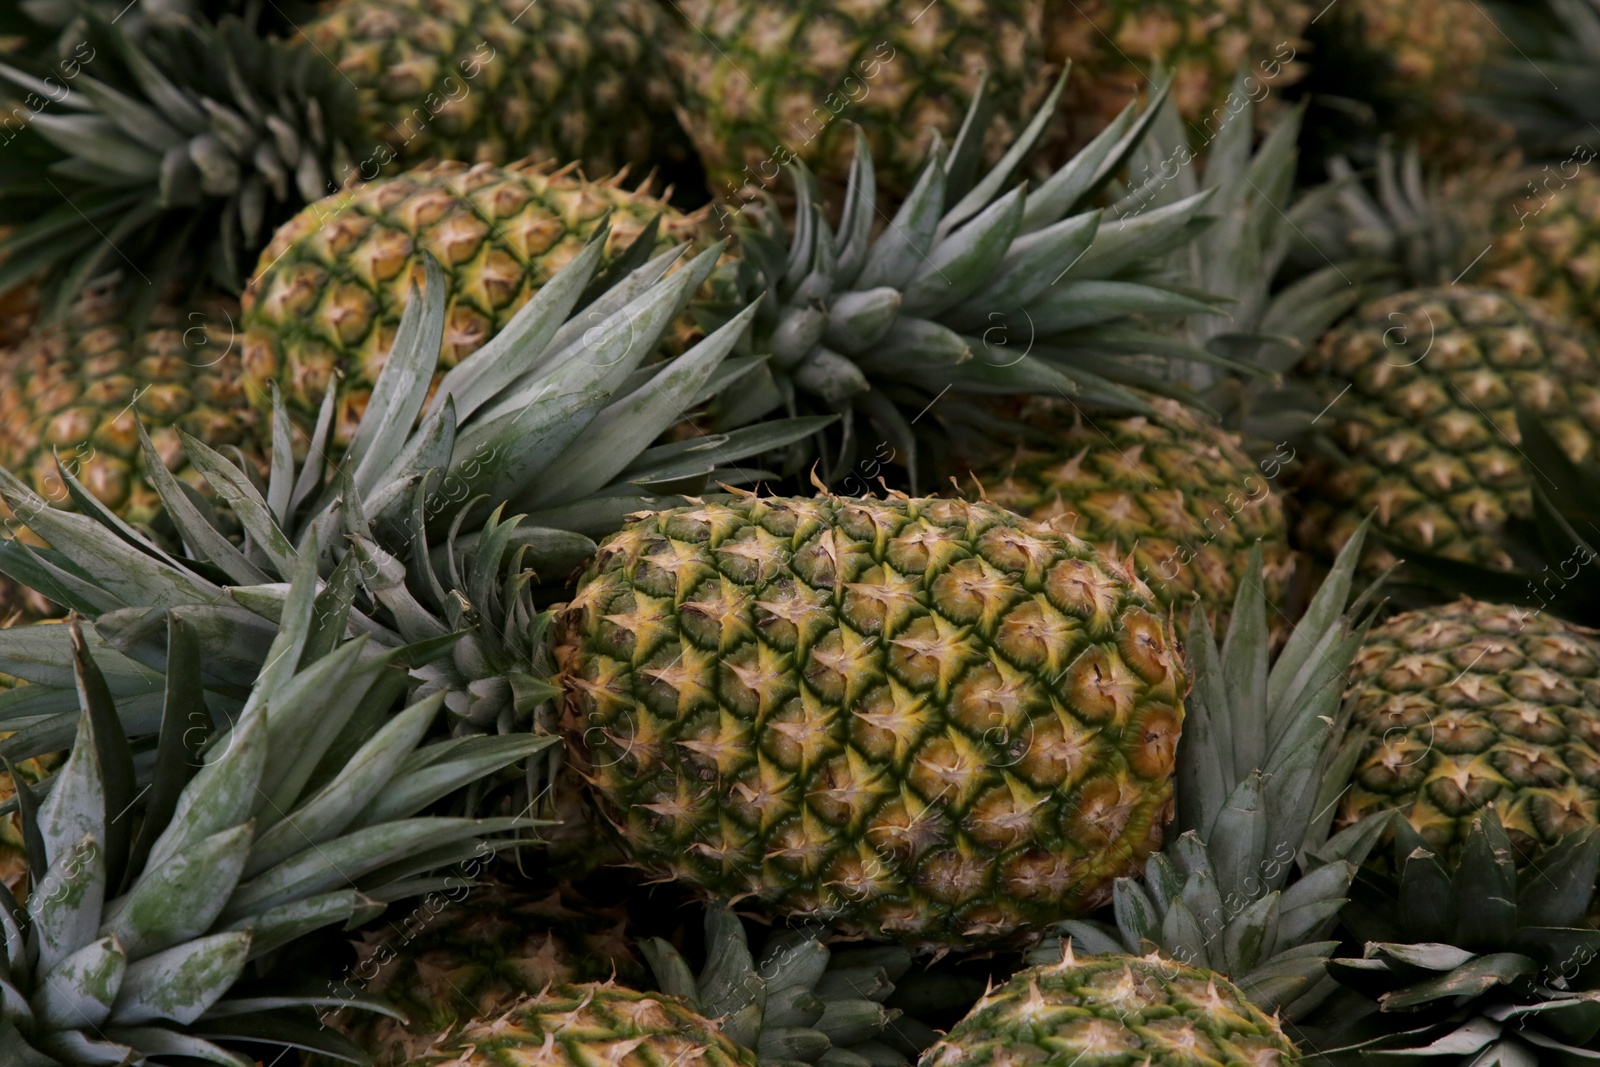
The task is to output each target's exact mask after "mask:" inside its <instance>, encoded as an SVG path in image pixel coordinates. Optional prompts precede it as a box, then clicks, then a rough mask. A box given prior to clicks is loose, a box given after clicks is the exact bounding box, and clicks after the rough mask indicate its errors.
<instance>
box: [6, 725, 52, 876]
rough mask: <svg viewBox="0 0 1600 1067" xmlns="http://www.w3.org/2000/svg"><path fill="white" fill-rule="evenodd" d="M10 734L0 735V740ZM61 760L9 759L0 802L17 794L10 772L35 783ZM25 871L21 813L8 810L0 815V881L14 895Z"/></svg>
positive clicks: (26, 865)
mask: <svg viewBox="0 0 1600 1067" xmlns="http://www.w3.org/2000/svg"><path fill="white" fill-rule="evenodd" d="M10 736H11V735H10V734H9V733H8V734H0V741H3V740H5V739H6V738H7V737H10ZM60 763H61V759H60V757H59V756H35V757H34V758H32V759H25V760H22V761H20V762H18V761H12V764H11V770H10V772H9V773H3V774H0V802H9V801H10V800H11V798H12V797H14V796H16V795H17V791H16V789H15V788H14V787H13V786H12V784H11V776H12V775H13V774H21V775H22V778H23V780H24V781H25V782H27V783H28V784H29V785H33V784H36V783H37V782H38V781H39V780H40V779H42V778H45V777H46V776H48V775H49V774H50V772H51V771H53V770H55V769H56V767H58V766H59V765H60ZM27 871H28V845H27V842H26V841H24V840H23V839H22V816H21V814H19V813H18V812H15V811H13V812H9V813H7V814H6V815H5V816H4V817H0V884H3V885H4V886H5V887H6V888H7V889H9V890H11V892H12V893H13V894H20V890H21V888H22V882H23V879H24V878H25V877H26V875H27Z"/></svg>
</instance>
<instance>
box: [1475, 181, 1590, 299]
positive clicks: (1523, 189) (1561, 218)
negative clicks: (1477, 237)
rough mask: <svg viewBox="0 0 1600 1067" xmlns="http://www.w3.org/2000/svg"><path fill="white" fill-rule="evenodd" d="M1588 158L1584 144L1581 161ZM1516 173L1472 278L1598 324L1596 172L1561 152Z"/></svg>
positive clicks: (1482, 283)
mask: <svg viewBox="0 0 1600 1067" xmlns="http://www.w3.org/2000/svg"><path fill="white" fill-rule="evenodd" d="M1593 159H1594V152H1593V151H1592V150H1591V151H1589V152H1588V155H1587V158H1586V159H1584V160H1583V161H1584V162H1589V161H1592V160H1593ZM1569 168H1570V169H1569ZM1518 177H1519V178H1523V179H1525V181H1520V182H1518V183H1517V185H1516V187H1515V188H1514V189H1513V190H1512V192H1513V196H1512V197H1509V198H1507V199H1505V200H1504V201H1502V202H1501V205H1500V207H1501V210H1500V211H1499V212H1497V216H1498V217H1497V219H1496V223H1495V227H1494V232H1493V235H1492V240H1493V244H1492V245H1491V247H1490V248H1489V251H1488V254H1487V255H1485V256H1484V257H1483V261H1482V262H1481V263H1480V264H1479V269H1478V270H1476V271H1475V272H1474V273H1473V275H1472V277H1473V280H1474V281H1475V282H1477V283H1478V284H1481V285H1485V286H1489V287H1491V288H1494V289H1504V290H1505V291H1506V292H1508V293H1513V294H1515V295H1516V296H1519V297H1524V298H1527V299H1531V300H1536V301H1538V302H1539V303H1541V304H1543V305H1544V306H1545V307H1547V308H1549V309H1550V312H1551V313H1552V314H1553V315H1555V316H1556V317H1558V318H1561V319H1564V320H1568V321H1574V322H1582V323H1585V324H1587V325H1588V326H1590V327H1591V328H1596V329H1600V176H1597V175H1596V174H1594V172H1593V170H1592V169H1589V170H1580V169H1579V166H1578V164H1577V163H1576V162H1575V161H1574V160H1573V159H1569V160H1566V161H1564V162H1561V163H1547V164H1544V165H1543V166H1541V167H1539V168H1537V169H1535V168H1533V167H1528V168H1526V169H1525V170H1523V171H1522V172H1521V173H1520V174H1519V175H1518ZM1480 250H1481V246H1480V248H1478V249H1474V250H1473V254H1476V252H1477V251H1480Z"/></svg>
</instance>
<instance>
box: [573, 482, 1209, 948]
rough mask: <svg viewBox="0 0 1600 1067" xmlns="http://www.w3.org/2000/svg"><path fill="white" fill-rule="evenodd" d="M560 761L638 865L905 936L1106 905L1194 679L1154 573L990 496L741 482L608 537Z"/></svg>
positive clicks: (579, 611)
mask: <svg viewBox="0 0 1600 1067" xmlns="http://www.w3.org/2000/svg"><path fill="white" fill-rule="evenodd" d="M561 625H562V633H561V635H560V636H559V637H558V642H559V643H558V647H557V657H558V663H559V665H560V668H561V676H562V682H563V685H564V687H565V689H566V693H567V696H566V710H565V715H564V726H565V728H566V731H567V733H568V736H569V738H570V739H571V743H572V754H573V758H574V759H575V761H576V762H577V763H578V766H579V767H580V769H581V770H582V771H583V772H584V773H585V775H586V776H587V778H588V781H589V782H590V785H591V788H592V789H593V790H594V791H595V793H596V794H597V796H598V798H599V800H600V804H601V807H602V809H603V813H604V814H605V815H606V816H607V817H608V818H609V819H610V820H611V821H612V822H613V823H614V824H615V825H616V827H617V830H618V832H619V834H620V836H621V837H622V839H623V843H624V847H625V848H626V849H627V850H628V852H629V854H630V856H631V857H632V859H633V860H634V862H636V863H638V864H640V865H641V866H644V867H645V868H647V869H649V870H653V871H658V872H660V873H662V874H664V875H668V876H671V877H673V878H676V879H678V880H680V881H683V882H685V883H687V884H688V885H691V886H694V887H697V888H698V889H700V890H701V891H703V892H706V893H708V894H710V895H713V896H718V897H727V898H749V899H751V900H752V901H759V902H760V903H761V904H762V905H763V906H765V907H767V908H769V909H772V910H775V911H777V912H780V913H783V914H788V915H801V916H809V917H813V918H815V919H817V920H819V921H824V922H828V923H830V924H834V925H837V926H839V927H840V928H842V929H844V930H846V931H851V930H860V929H864V928H865V929H871V930H874V931H879V930H881V931H882V932H883V933H885V934H887V935H889V936H890V937H893V938H895V939H898V940H903V941H907V942H911V943H916V944H930V945H932V944H945V945H953V944H960V943H967V944H973V943H992V942H997V941H1005V940H1008V939H1012V938H1015V937H1017V936H1019V935H1023V934H1025V933H1026V932H1027V930H1028V929H1029V928H1030V927H1032V926H1036V925H1038V924H1040V923H1042V922H1045V921H1049V920H1052V919H1057V918H1063V917H1066V916H1068V915H1071V914H1074V913H1077V912H1081V911H1084V910H1087V909H1089V908H1092V907H1095V906H1097V905H1098V904H1100V903H1103V902H1104V901H1105V900H1106V899H1108V895H1109V892H1110V882H1111V879H1112V878H1114V877H1115V876H1116V875H1118V874H1123V873H1127V872H1129V871H1130V870H1132V869H1134V868H1135V867H1136V866H1137V864H1138V863H1139V862H1140V860H1141V859H1142V858H1143V857H1144V856H1145V855H1146V854H1148V853H1149V852H1150V851H1151V850H1153V849H1154V848H1156V847H1158V845H1159V844H1160V840H1161V828H1162V826H1163V824H1164V823H1165V822H1166V821H1167V819H1168V818H1169V817H1170V815H1171V798H1172V780H1171V776H1172V769H1173V768H1172V753H1173V746H1174V744H1175V743H1176V740H1177V736H1178V731H1179V728H1180V725H1181V722H1182V709H1181V706H1180V703H1179V702H1180V701H1181V699H1182V694H1183V693H1184V691H1185V690H1186V689H1187V688H1188V682H1187V677H1186V675H1185V674H1184V667H1183V664H1182V662H1181V658H1180V657H1179V656H1178V655H1177V654H1176V651H1175V645H1174V640H1173V636H1172V633H1171V628H1170V623H1169V622H1168V621H1166V620H1165V619H1164V618H1162V617H1161V613H1159V612H1158V611H1157V610H1156V609H1155V608H1154V606H1153V604H1152V602H1151V599H1150V596H1149V593H1148V590H1147V589H1146V588H1145V587H1144V586H1143V584H1142V583H1140V582H1139V581H1138V579H1137V578H1135V577H1134V576H1133V575H1132V574H1131V572H1128V571H1126V570H1124V569H1123V567H1122V565H1121V564H1120V563H1119V562H1118V561H1116V560H1112V559H1109V558H1107V557H1104V556H1101V555H1100V554H1098V553H1097V552H1095V551H1094V550H1093V549H1092V548H1091V547H1090V546H1089V545H1088V544H1087V543H1086V542H1083V541H1080V540H1078V539H1077V538H1074V537H1072V536H1071V535H1070V534H1067V533H1064V532H1062V531H1059V530H1057V529H1055V528H1053V527H1048V526H1044V525H1042V524H1038V523H1033V522H1030V521H1028V520H1026V519H1023V518H1021V517H1019V516H1016V515H1013V514H1011V513H1009V512H1006V511H1004V510H1002V509H1001V508H998V507H995V506H993V505H990V504H983V503H967V502H964V501H957V500H935V499H912V498H907V497H904V496H899V495H895V496H891V497H890V498H889V499H887V500H878V499H872V498H839V497H819V498H816V499H810V500H807V499H797V498H773V499H761V498H758V497H755V496H742V497H739V498H737V499H734V500H731V501H729V502H727V503H710V502H707V503H704V504H699V505H692V506H689V507H683V508H674V509H671V510H665V511H657V512H655V513H653V514H649V515H647V516H645V517H643V518H640V519H638V520H636V521H634V522H631V523H630V524H628V525H627V526H626V527H624V528H623V530H622V531H621V532H620V533H617V534H615V535H613V536H612V537H610V538H608V539H607V540H605V541H604V542H602V544H601V546H600V550H599V553H598V556H597V557H596V560H595V563H594V564H593V565H592V566H591V567H590V568H589V570H588V571H587V572H586V573H585V575H584V577H583V578H582V579H581V580H580V582H579V584H578V588H577V592H576V595H575V596H574V597H573V599H572V601H571V603H570V604H569V605H567V607H566V609H565V611H564V613H563V616H562V623H561Z"/></svg>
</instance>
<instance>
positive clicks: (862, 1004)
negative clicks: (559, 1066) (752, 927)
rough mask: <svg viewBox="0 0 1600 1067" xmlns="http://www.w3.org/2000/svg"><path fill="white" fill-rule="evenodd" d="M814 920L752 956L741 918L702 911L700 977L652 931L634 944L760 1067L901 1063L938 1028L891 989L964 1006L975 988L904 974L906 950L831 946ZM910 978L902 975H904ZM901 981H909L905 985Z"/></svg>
mask: <svg viewBox="0 0 1600 1067" xmlns="http://www.w3.org/2000/svg"><path fill="white" fill-rule="evenodd" d="M827 939H828V931H827V930H825V929H822V928H820V927H812V928H808V929H791V930H782V931H778V932H777V933H775V934H774V935H773V936H772V937H770V938H768V940H767V944H766V947H765V948H764V949H763V950H762V953H761V956H760V958H759V959H757V958H756V957H754V956H752V955H751V952H750V945H749V940H748V938H747V936H746V934H745V929H744V924H743V923H741V922H740V921H739V918H738V916H736V915H735V914H734V913H733V912H732V911H731V910H729V909H728V908H726V907H723V906H720V905H713V906H711V907H708V908H707V909H706V920H705V944H706V965H705V967H704V969H702V970H701V972H700V974H699V975H695V974H694V973H693V971H691V969H690V967H689V964H688V963H687V962H686V961H685V960H684V958H683V956H682V954H680V953H679V952H678V950H677V949H676V948H674V947H672V946H671V945H670V944H668V943H667V942H665V941H663V940H661V939H660V938H651V939H650V940H648V941H646V942H644V943H643V944H642V945H641V946H640V950H641V951H642V952H643V953H644V956H645V959H646V960H647V961H648V962H649V964H650V969H651V970H652V971H654V972H655V976H656V981H657V983H658V984H659V985H660V987H661V991H662V992H664V993H669V994H671V995H673V996H676V997H679V998H681V999H683V1000H685V1001H687V1002H688V1003H689V1004H690V1005H691V1006H692V1007H694V1009H695V1010H696V1011H698V1012H699V1013H700V1014H701V1015H704V1016H705V1017H706V1018H708V1019H718V1020H720V1021H721V1027H722V1032H723V1033H724V1034H726V1035H727V1036H728V1037H729V1038H731V1039H732V1040H733V1041H736V1042H738V1043H739V1044H741V1045H744V1046H745V1047H747V1048H751V1049H754V1050H756V1052H757V1054H758V1056H759V1058H760V1060H761V1062H762V1063H763V1064H768V1065H777V1064H796V1063H843V1062H852V1063H853V1062H855V1059H854V1057H855V1056H862V1057H865V1058H866V1059H867V1060H868V1061H870V1062H871V1063H873V1064H878V1065H881V1067H895V1065H908V1064H909V1063H911V1062H912V1061H914V1060H915V1059H916V1057H917V1056H919V1055H920V1054H921V1053H922V1052H923V1050H925V1049H927V1048H928V1047H930V1046H931V1045H932V1044H933V1043H934V1041H935V1040H936V1039H937V1037H938V1035H937V1034H936V1033H935V1032H934V1031H933V1030H931V1029H929V1028H928V1027H927V1026H926V1025H925V1024H924V1023H922V1022H920V1021H919V1020H917V1019H915V1018H911V1017H908V1016H906V1015H904V1014H903V1013H902V1012H901V1011H900V1010H899V1009H897V1008H894V1007H888V1006H886V1005H885V1001H888V1000H889V999H891V997H892V996H894V995H895V994H896V992H897V989H896V983H900V984H901V986H902V988H900V989H899V990H898V992H899V994H900V996H901V997H904V998H907V999H908V1000H909V1001H911V1002H914V1003H915V1004H916V1005H917V1006H918V1008H919V1010H922V1011H929V1010H938V1009H942V1008H957V1009H964V1008H966V1007H968V1006H970V1005H971V1003H972V1002H973V1001H974V1000H976V999H977V996H978V994H979V993H981V992H982V990H981V989H979V988H977V987H976V983H974V982H971V981H970V980H964V979H962V978H960V977H958V976H955V975H952V974H947V973H939V972H933V971H927V972H923V973H920V974H910V972H911V965H912V962H913V960H912V954H911V951H910V950H909V949H907V948H904V947H901V946H891V945H871V946H864V947H861V948H850V949H844V950H835V949H830V948H829V946H828V944H827ZM908 976H909V977H908ZM907 982H909V984H910V986H911V987H912V988H910V989H906V988H904V986H905V984H906V983H907Z"/></svg>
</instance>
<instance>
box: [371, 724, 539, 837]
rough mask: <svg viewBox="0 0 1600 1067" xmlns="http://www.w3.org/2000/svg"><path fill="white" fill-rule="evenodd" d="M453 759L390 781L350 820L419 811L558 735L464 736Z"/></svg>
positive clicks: (373, 820)
mask: <svg viewBox="0 0 1600 1067" xmlns="http://www.w3.org/2000/svg"><path fill="white" fill-rule="evenodd" d="M461 740H462V741H463V742H465V743H464V744H462V745H461V746H460V747H459V748H456V749H455V750H454V751H453V752H452V754H451V758H450V759H448V760H442V761H437V762H433V763H430V764H429V765H427V766H426V767H425V768H414V769H412V770H411V773H409V774H405V773H404V772H405V769H406V768H405V765H402V774H403V775H404V776H403V777H400V778H398V779H397V780H396V781H394V782H391V783H389V784H388V786H387V787H386V788H384V789H383V790H382V791H381V792H379V793H378V794H377V795H376V796H374V797H373V798H372V799H371V800H370V801H369V802H368V803H367V804H366V806H365V807H363V808H362V809H361V810H360V812H359V813H358V815H357V817H356V818H355V820H354V821H353V822H352V823H351V827H352V828H353V829H359V828H362V827H366V826H371V825H373V824H375V823H378V822H383V821H388V820H393V819H396V818H399V817H401V816H405V815H410V814H412V813H414V812H417V811H420V810H422V809H423V808H425V807H427V806H428V805H429V804H431V803H433V802H434V801H436V800H438V799H440V798H441V797H444V796H447V795H449V794H450V793H452V792H454V791H455V790H457V789H459V788H460V787H462V786H463V785H466V784H468V783H470V782H474V781H477V780H478V779H479V778H482V777H484V776H485V775H486V774H489V773H491V772H493V771H495V770H499V769H500V768H502V767H506V766H509V765H510V764H512V763H516V762H518V761H519V760H524V759H526V758H527V757H529V756H532V755H534V754H535V753H537V752H542V751H544V750H545V749H547V748H549V747H550V746H552V745H554V744H556V743H557V742H558V738H556V737H550V736H544V737H541V736H537V735H533V734H509V735H495V736H484V737H468V738H462V739H461Z"/></svg>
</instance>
